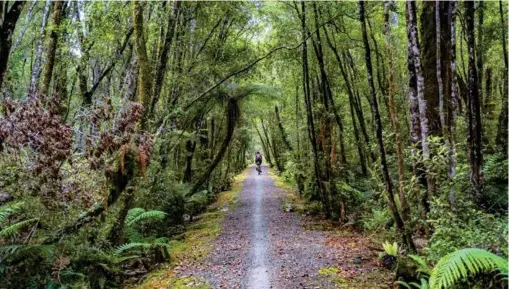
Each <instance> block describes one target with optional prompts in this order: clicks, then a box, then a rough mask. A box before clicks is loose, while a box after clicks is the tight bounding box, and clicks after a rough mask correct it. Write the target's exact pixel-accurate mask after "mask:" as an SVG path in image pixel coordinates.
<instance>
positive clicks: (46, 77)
mask: <svg viewBox="0 0 509 289" xmlns="http://www.w3.org/2000/svg"><path fill="white" fill-rule="evenodd" d="M64 4H65V2H63V1H56V2H53V16H52V19H53V25H52V26H51V32H50V35H49V45H48V52H47V53H48V58H47V60H46V67H45V68H44V73H43V78H42V84H41V90H40V91H41V94H42V95H46V93H47V92H48V88H49V85H50V83H51V77H52V76H53V67H54V66H55V55H56V52H57V46H58V34H59V33H60V32H59V31H58V30H59V29H60V19H61V18H62V11H63V8H64Z"/></svg>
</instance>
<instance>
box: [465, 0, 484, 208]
mask: <svg viewBox="0 0 509 289" xmlns="http://www.w3.org/2000/svg"><path fill="white" fill-rule="evenodd" d="M464 4H465V10H466V22H467V23H466V24H467V45H468V130H469V147H470V180H471V182H472V184H473V186H474V189H475V190H476V197H477V198H478V201H479V202H481V203H482V202H483V201H482V189H483V183H484V180H483V173H482V162H483V156H482V128H481V126H482V125H481V104H480V101H479V86H478V74H477V67H476V62H475V30H474V2H469V1H467V2H465V3H464Z"/></svg>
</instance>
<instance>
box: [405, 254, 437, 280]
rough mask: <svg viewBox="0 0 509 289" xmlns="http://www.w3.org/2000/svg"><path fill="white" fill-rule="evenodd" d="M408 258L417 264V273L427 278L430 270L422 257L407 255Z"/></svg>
mask: <svg viewBox="0 0 509 289" xmlns="http://www.w3.org/2000/svg"><path fill="white" fill-rule="evenodd" d="M408 257H409V258H410V259H412V260H413V261H414V262H415V263H417V265H419V268H418V269H417V272H419V273H423V274H426V275H428V276H429V275H430V274H431V269H430V267H429V266H428V264H427V263H426V260H424V258H423V257H421V256H417V255H408Z"/></svg>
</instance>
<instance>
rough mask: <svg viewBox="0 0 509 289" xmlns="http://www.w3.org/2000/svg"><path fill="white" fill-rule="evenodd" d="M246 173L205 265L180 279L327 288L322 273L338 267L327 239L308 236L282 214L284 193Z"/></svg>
mask: <svg viewBox="0 0 509 289" xmlns="http://www.w3.org/2000/svg"><path fill="white" fill-rule="evenodd" d="M262 170H263V173H262V175H258V174H257V172H256V171H255V169H254V168H252V169H250V172H249V175H248V177H247V178H246V179H245V181H244V186H243V190H242V192H241V194H240V197H239V200H238V206H237V208H236V209H235V210H233V211H232V212H230V214H229V215H228V216H227V217H226V218H225V220H224V221H223V224H222V225H223V231H222V232H221V234H220V236H219V237H218V239H217V240H216V241H215V244H214V248H213V250H212V252H211V254H210V256H209V260H208V261H207V262H206V263H205V264H203V266H200V268H196V267H195V268H182V269H181V270H180V272H179V275H182V276H197V277H200V278H202V279H204V280H205V281H206V282H207V283H208V284H210V285H212V286H213V287H214V288H249V289H255V288H256V289H265V288H280V289H286V288H331V287H333V285H332V284H331V283H329V282H330V281H329V280H328V278H326V277H320V276H318V270H319V269H320V268H323V267H329V266H334V265H335V264H336V265H337V261H336V260H335V257H334V256H333V254H332V251H331V250H330V249H331V248H330V247H327V246H326V236H325V235H324V233H322V232H319V231H310V230H306V229H305V228H304V227H303V223H302V220H301V217H300V216H298V215H297V214H295V213H286V212H284V210H283V208H282V200H283V198H284V192H283V191H282V190H280V189H278V188H277V187H276V186H275V185H274V181H273V180H272V179H271V178H270V177H269V176H268V175H267V172H268V168H267V167H263V169H262Z"/></svg>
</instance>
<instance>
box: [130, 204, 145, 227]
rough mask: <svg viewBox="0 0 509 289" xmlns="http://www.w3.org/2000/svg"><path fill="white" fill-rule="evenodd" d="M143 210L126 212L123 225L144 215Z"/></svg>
mask: <svg viewBox="0 0 509 289" xmlns="http://www.w3.org/2000/svg"><path fill="white" fill-rule="evenodd" d="M145 212H146V211H145V209H143V208H132V209H130V210H129V211H128V212H127V216H126V218H125V224H126V225H127V224H129V223H130V222H131V221H132V220H134V219H135V218H136V217H138V216H139V215H141V214H143V213H145Z"/></svg>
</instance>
